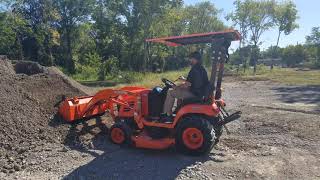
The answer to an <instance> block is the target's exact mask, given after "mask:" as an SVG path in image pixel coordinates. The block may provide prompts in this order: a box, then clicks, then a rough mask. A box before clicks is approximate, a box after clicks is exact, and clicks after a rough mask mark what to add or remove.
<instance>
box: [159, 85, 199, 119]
mask: <svg viewBox="0 0 320 180" xmlns="http://www.w3.org/2000/svg"><path fill="white" fill-rule="evenodd" d="M193 97H195V96H194V95H193V94H192V93H191V92H190V90H189V89H187V88H181V87H175V88H174V89H169V90H168V93H167V97H166V101H165V102H164V107H163V113H166V114H168V115H171V114H172V108H173V105H174V102H175V99H176V98H177V99H182V100H183V99H187V98H193Z"/></svg>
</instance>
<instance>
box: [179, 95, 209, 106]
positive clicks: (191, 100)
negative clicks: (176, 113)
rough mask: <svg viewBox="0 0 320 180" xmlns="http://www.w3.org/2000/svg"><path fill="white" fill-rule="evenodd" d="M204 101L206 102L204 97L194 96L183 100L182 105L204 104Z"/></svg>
mask: <svg viewBox="0 0 320 180" xmlns="http://www.w3.org/2000/svg"><path fill="white" fill-rule="evenodd" d="M202 103H204V100H203V98H200V97H192V98H186V99H183V100H182V102H181V105H182V106H185V105H187V104H202Z"/></svg>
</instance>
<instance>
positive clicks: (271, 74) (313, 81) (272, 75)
mask: <svg viewBox="0 0 320 180" xmlns="http://www.w3.org/2000/svg"><path fill="white" fill-rule="evenodd" d="M252 74H253V70H250V71H247V72H246V73H240V74H239V75H240V77H241V79H242V80H247V81H265V80H271V81H275V82H280V83H284V84H287V85H320V70H304V69H297V68H279V67H275V68H274V69H273V70H270V69H269V67H263V68H262V69H260V70H259V69H258V71H257V74H256V75H255V76H253V75H252Z"/></svg>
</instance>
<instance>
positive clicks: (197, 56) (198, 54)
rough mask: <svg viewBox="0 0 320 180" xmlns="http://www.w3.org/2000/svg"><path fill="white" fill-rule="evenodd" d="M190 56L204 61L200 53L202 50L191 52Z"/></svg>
mask: <svg viewBox="0 0 320 180" xmlns="http://www.w3.org/2000/svg"><path fill="white" fill-rule="evenodd" d="M189 58H194V59H196V60H197V61H198V62H201V61H202V57H201V54H200V52H198V51H195V52H193V53H191V54H190V55H189Z"/></svg>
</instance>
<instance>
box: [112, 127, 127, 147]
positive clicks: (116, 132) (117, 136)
mask: <svg viewBox="0 0 320 180" xmlns="http://www.w3.org/2000/svg"><path fill="white" fill-rule="evenodd" d="M111 139H112V141H113V142H115V143H117V144H121V143H123V142H124V140H125V135H124V132H123V131H122V129H120V128H113V129H112V131H111Z"/></svg>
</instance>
